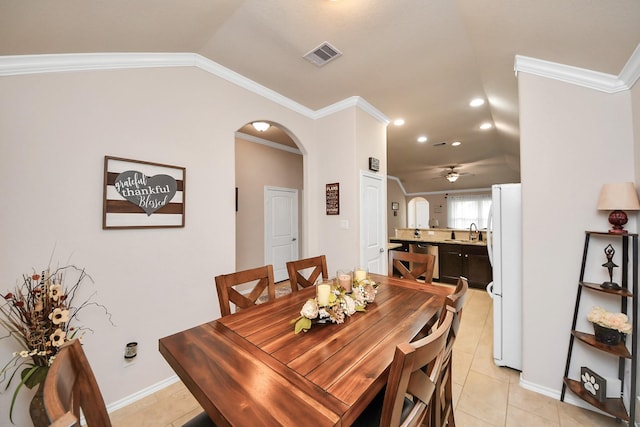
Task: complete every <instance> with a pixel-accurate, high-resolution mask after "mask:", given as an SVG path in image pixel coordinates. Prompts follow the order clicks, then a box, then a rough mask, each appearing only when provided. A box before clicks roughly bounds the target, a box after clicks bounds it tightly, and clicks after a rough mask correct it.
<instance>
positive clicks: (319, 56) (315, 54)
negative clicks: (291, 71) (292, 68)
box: [304, 42, 342, 67]
mask: <svg viewBox="0 0 640 427" xmlns="http://www.w3.org/2000/svg"><path fill="white" fill-rule="evenodd" d="M340 56H342V52H340V51H339V50H338V49H336V48H335V47H333V46H331V45H330V44H329V43H327V42H324V43H322V44H321V45H320V46H318V47H316V48H313V49H312V50H311V51H310V52H308V53H307V54H306V55H304V59H306V60H307V61H309V62H311V63H313V64H315V65H317V66H318V67H322V66H323V65H324V64H326V63H327V62H329V61H332V60H334V59H336V58H338V57H340Z"/></svg>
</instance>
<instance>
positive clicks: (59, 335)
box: [49, 328, 67, 347]
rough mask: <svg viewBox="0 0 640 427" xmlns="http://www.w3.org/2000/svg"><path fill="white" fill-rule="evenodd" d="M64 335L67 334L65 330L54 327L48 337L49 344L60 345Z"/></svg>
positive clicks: (62, 342)
mask: <svg viewBox="0 0 640 427" xmlns="http://www.w3.org/2000/svg"><path fill="white" fill-rule="evenodd" d="M66 336H67V334H66V333H65V331H63V330H62V329H60V328H58V329H56V330H55V332H54V333H52V334H51V336H50V337H49V339H50V340H51V345H52V346H54V347H60V346H61V345H62V344H64V341H65V337H66Z"/></svg>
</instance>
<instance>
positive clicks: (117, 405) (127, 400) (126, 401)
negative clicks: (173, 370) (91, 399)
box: [107, 375, 180, 413]
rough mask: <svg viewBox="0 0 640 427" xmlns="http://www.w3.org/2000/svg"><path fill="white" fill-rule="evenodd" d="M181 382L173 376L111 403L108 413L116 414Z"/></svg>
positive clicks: (108, 406)
mask: <svg viewBox="0 0 640 427" xmlns="http://www.w3.org/2000/svg"><path fill="white" fill-rule="evenodd" d="M178 381H180V378H178V376H177V375H173V376H171V377H169V378H167V379H165V380H162V381H160V382H158V383H155V384H153V385H152V386H150V387H147V388H145V389H142V390H140V391H137V392H135V393H133V394H131V395H129V396H127V397H124V398H122V399H120V400H117V401H115V402H113V403H110V404H108V405H107V412H109V413H111V412H115V411H117V410H118V409H122V408H124V407H125V406H129V405H131V404H132V403H135V402H137V401H138V400H140V399H143V398H145V397H147V396H150V395H152V394H153V393H155V392H157V391H160V390H162V389H163V388H166V387H169V386H170V385H171V384H174V383H176V382H178Z"/></svg>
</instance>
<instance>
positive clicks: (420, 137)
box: [418, 135, 427, 142]
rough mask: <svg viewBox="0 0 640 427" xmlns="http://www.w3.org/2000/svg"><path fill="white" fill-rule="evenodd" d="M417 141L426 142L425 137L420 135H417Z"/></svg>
mask: <svg viewBox="0 0 640 427" xmlns="http://www.w3.org/2000/svg"><path fill="white" fill-rule="evenodd" d="M418 142H427V137H426V136H424V135H422V136H419V137H418Z"/></svg>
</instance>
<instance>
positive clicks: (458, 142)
mask: <svg viewBox="0 0 640 427" xmlns="http://www.w3.org/2000/svg"><path fill="white" fill-rule="evenodd" d="M451 145H452V146H453V147H457V146H458V145H462V142H460V141H453V142H452V143H451Z"/></svg>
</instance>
